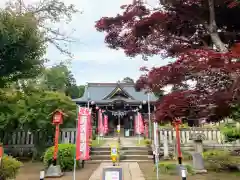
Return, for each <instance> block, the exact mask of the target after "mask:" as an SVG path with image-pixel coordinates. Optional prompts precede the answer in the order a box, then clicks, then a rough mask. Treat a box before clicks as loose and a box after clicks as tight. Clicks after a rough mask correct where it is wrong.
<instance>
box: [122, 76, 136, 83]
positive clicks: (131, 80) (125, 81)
mask: <svg viewBox="0 0 240 180" xmlns="http://www.w3.org/2000/svg"><path fill="white" fill-rule="evenodd" d="M122 82H123V83H134V80H133V79H132V78H130V77H125V78H123V80H122Z"/></svg>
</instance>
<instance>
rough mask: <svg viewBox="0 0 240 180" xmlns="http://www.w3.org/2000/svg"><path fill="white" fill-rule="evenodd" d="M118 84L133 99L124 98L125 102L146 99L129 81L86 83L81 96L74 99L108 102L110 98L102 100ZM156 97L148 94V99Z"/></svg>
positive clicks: (143, 93)
mask: <svg viewBox="0 0 240 180" xmlns="http://www.w3.org/2000/svg"><path fill="white" fill-rule="evenodd" d="M118 85H119V86H120V87H121V88H122V89H123V90H124V91H126V92H127V93H128V94H129V95H131V96H132V97H133V99H124V101H126V102H128V101H129V102H130V101H131V102H142V101H147V99H148V97H147V94H146V93H145V92H144V91H140V92H137V91H136V90H135V88H134V84H132V83H131V84H130V83H88V85H87V86H86V88H85V92H84V94H83V96H82V97H81V98H78V99H74V100H73V101H75V102H87V101H88V96H89V100H92V101H95V102H99V103H100V102H102V103H104V102H106V103H107V102H109V101H111V100H103V99H104V98H105V97H106V96H108V95H109V94H110V93H111V92H112V91H113V90H114V89H116V87H117V86H118ZM157 99H158V98H157V97H156V96H155V95H154V94H152V93H151V94H150V101H156V100H157Z"/></svg>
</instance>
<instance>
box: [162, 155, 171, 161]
mask: <svg viewBox="0 0 240 180" xmlns="http://www.w3.org/2000/svg"><path fill="white" fill-rule="evenodd" d="M163 159H164V160H170V159H171V158H170V157H169V156H163Z"/></svg>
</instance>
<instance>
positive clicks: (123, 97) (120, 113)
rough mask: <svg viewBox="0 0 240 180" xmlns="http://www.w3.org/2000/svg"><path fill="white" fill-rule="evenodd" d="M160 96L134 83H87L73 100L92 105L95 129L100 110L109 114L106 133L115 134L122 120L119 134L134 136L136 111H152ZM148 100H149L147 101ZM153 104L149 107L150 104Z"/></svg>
mask: <svg viewBox="0 0 240 180" xmlns="http://www.w3.org/2000/svg"><path fill="white" fill-rule="evenodd" d="M157 100H158V98H157V97H156V96H155V95H154V94H153V93H146V92H144V91H136V89H135V84H134V83H122V82H120V81H119V82H117V83H88V84H87V86H86V88H85V91H84V94H83V96H82V97H81V98H78V99H74V101H75V102H76V103H77V104H78V105H79V106H82V107H89V108H91V109H92V116H93V118H92V119H93V122H92V123H93V131H95V132H96V133H97V128H98V113H99V110H101V112H103V113H104V114H106V115H107V117H108V122H107V124H108V125H107V126H108V128H107V129H108V132H107V134H105V136H108V137H109V136H110V137H113V136H116V135H117V126H118V125H119V124H120V127H121V129H120V134H121V136H124V137H131V136H134V135H135V134H134V119H135V116H136V115H137V112H139V113H141V114H144V113H145V114H146V113H148V110H149V109H150V113H151V112H153V110H154V105H153V104H154V103H155V102H156V101H157ZM147 102H148V103H147ZM148 104H149V105H150V108H149V107H148Z"/></svg>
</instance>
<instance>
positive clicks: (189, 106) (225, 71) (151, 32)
mask: <svg viewBox="0 0 240 180" xmlns="http://www.w3.org/2000/svg"><path fill="white" fill-rule="evenodd" d="M121 8H122V10H123V13H121V14H118V15H117V16H116V17H103V18H101V19H100V20H99V21H97V22H96V29H97V30H98V31H101V32H102V31H104V32H106V33H107V34H106V37H105V42H106V43H107V44H108V46H109V47H110V48H113V49H119V48H121V49H123V50H124V51H125V53H126V55H128V56H130V57H134V56H136V55H142V57H143V58H144V59H145V60H147V58H148V57H149V56H153V55H159V56H160V57H161V58H164V57H168V58H169V57H172V58H175V59H176V61H175V62H173V63H170V64H168V65H166V66H162V67H158V68H153V69H151V70H149V71H146V69H144V70H145V72H146V73H145V74H143V76H141V77H140V78H139V80H138V81H137V84H136V89H138V90H142V89H146V88H147V89H150V90H151V91H153V92H156V93H157V92H159V91H161V89H162V88H163V87H164V86H166V85H176V84H177V85H179V86H181V85H182V84H184V83H185V82H186V81H188V80H192V81H194V82H195V83H196V86H195V87H194V88H192V89H189V90H187V91H186V90H184V91H183V90H182V91H181V90H179V91H178V92H173V93H170V94H168V95H166V96H165V97H163V98H162V99H160V100H159V102H157V104H156V106H157V110H156V111H157V112H156V114H157V118H158V119H159V120H160V119H161V120H162V121H165V120H172V119H173V117H177V116H181V117H192V118H200V117H208V119H210V120H213V119H214V120H219V119H220V118H222V117H224V116H227V115H228V114H229V112H230V110H229V108H230V105H231V103H234V102H236V101H238V100H239V95H240V93H239V89H240V62H239V60H238V59H239V57H240V43H239V42H240V21H238V20H237V18H236V17H239V16H240V7H239V6H238V2H237V1H236V2H235V1H228V0H160V3H159V6H158V7H157V8H152V7H151V6H149V5H148V4H146V3H144V2H143V1H141V0H133V2H132V4H128V5H123V6H122V7H121Z"/></svg>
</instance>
